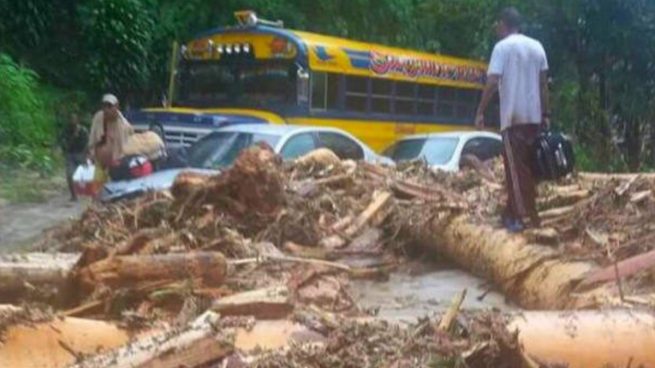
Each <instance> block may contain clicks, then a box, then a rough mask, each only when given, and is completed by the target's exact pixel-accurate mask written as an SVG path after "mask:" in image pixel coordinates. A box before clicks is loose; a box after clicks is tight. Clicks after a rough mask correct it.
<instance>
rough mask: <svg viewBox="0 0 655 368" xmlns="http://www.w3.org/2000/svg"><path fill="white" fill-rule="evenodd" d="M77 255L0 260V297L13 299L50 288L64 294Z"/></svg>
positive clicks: (32, 255)
mask: <svg viewBox="0 0 655 368" xmlns="http://www.w3.org/2000/svg"><path fill="white" fill-rule="evenodd" d="M79 258H80V255H79V254H68V253H54V254H49V253H25V254H7V255H2V256H0V295H3V296H4V297H11V296H15V293H19V292H21V291H24V290H26V289H30V288H37V287H38V288H44V287H47V288H53V289H55V290H56V291H58V292H64V290H66V289H68V288H69V286H70V276H71V271H72V269H73V267H74V266H75V263H76V262H77V260H78V259H79Z"/></svg>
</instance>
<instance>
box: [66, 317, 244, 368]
mask: <svg viewBox="0 0 655 368" xmlns="http://www.w3.org/2000/svg"><path fill="white" fill-rule="evenodd" d="M219 320H220V317H219V315H218V314H216V313H214V312H206V313H204V314H203V315H201V316H200V317H198V318H197V319H196V320H195V321H193V322H192V323H190V324H189V325H188V326H186V327H185V328H183V329H175V328H169V329H166V330H164V331H162V332H159V333H156V334H154V335H152V336H146V337H143V338H141V339H139V340H136V341H134V342H132V343H130V344H129V345H126V346H124V347H122V348H120V349H118V350H115V351H111V352H108V353H105V354H102V355H98V356H95V357H92V358H90V359H87V360H84V361H83V362H81V363H79V364H77V365H75V366H73V367H72V368H123V367H134V368H136V367H139V368H155V367H156V368H177V367H196V366H199V365H206V364H209V363H212V362H215V361H217V360H219V359H221V358H224V357H225V356H227V355H228V354H230V353H231V352H232V351H233V350H234V348H233V346H232V344H230V343H228V342H227V339H226V337H225V336H223V335H222V334H221V331H219V329H218V328H217V325H218V323H219Z"/></svg>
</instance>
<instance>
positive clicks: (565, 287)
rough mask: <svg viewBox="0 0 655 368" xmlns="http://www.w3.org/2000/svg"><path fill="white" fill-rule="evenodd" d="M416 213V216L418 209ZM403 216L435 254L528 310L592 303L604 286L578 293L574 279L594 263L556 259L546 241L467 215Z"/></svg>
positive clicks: (414, 235)
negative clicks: (429, 218) (421, 218)
mask: <svg viewBox="0 0 655 368" xmlns="http://www.w3.org/2000/svg"><path fill="white" fill-rule="evenodd" d="M417 212H418V213H417V214H416V216H420V211H417ZM409 217H410V218H407V219H404V221H406V224H407V229H406V234H407V235H408V236H410V237H412V238H413V239H414V240H415V241H417V242H418V243H419V244H422V245H423V246H424V247H426V248H427V249H429V250H431V251H433V252H434V253H435V254H438V255H443V256H446V257H447V258H449V259H450V260H452V261H454V262H455V263H456V264H458V265H459V266H460V267H462V268H464V269H465V270H467V271H469V272H471V273H473V274H476V275H478V276H480V277H483V278H486V279H487V280H489V281H490V282H493V283H494V284H495V285H497V286H498V287H499V288H500V289H501V290H502V291H503V292H504V293H505V295H507V296H508V297H510V298H511V299H513V300H514V301H516V302H517V303H518V304H520V305H521V306H522V307H524V308H528V309H559V308H568V307H574V306H590V305H593V304H594V303H596V302H597V300H596V298H603V297H605V296H606V295H605V294H604V290H593V291H592V292H589V294H583V295H576V296H575V297H574V294H573V291H574V288H575V287H576V285H577V283H578V282H579V281H580V280H582V279H584V278H585V276H586V275H587V274H588V273H589V272H590V271H592V270H596V269H597V266H596V265H595V264H593V263H589V262H581V261H560V260H558V254H557V253H556V252H555V251H554V250H552V249H550V248H549V247H546V246H540V245H536V244H528V242H527V241H526V238H525V237H523V236H521V235H513V234H509V233H508V232H506V231H505V230H502V229H496V228H493V227H491V226H489V225H478V224H475V223H473V221H471V220H470V218H469V217H468V216H466V215H460V216H456V217H455V218H453V219H452V220H449V221H443V219H440V218H436V219H434V220H432V221H431V222H428V223H427V225H426V226H421V227H416V226H412V225H411V224H416V223H420V221H419V220H418V219H412V218H411V217H412V216H409Z"/></svg>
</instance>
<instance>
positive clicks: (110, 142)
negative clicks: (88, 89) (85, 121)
mask: <svg viewBox="0 0 655 368" xmlns="http://www.w3.org/2000/svg"><path fill="white" fill-rule="evenodd" d="M133 133H134V128H132V125H130V123H129V122H128V121H127V119H125V117H124V116H123V114H122V113H121V112H120V110H119V103H118V98H116V96H114V95H112V94H106V95H104V96H103V97H102V110H100V111H98V112H96V114H95V115H94V116H93V120H92V122H91V133H90V134H89V145H88V148H89V154H90V155H91V157H92V158H93V159H94V160H95V162H96V164H100V166H101V167H102V168H105V169H106V168H108V167H110V166H111V165H112V164H113V163H114V162H115V161H116V160H119V159H120V158H121V156H122V155H123V146H124V145H125V142H126V141H127V139H128V137H129V136H130V135H131V134H133Z"/></svg>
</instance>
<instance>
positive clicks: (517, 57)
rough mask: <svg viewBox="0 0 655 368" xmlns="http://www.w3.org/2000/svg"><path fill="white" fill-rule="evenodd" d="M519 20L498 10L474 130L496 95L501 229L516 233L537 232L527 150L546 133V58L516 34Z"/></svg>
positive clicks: (481, 124) (511, 12) (536, 45)
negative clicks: (503, 194)
mask: <svg viewBox="0 0 655 368" xmlns="http://www.w3.org/2000/svg"><path fill="white" fill-rule="evenodd" d="M520 27H521V15H520V14H519V12H518V11H517V10H516V9H515V8H506V9H504V10H503V11H502V12H501V13H500V16H499V19H498V21H497V23H496V32H497V34H498V37H499V38H500V41H499V42H498V43H497V44H496V46H495V47H494V49H493V52H492V54H491V60H490V62H489V70H488V76H487V85H486V87H485V90H484V92H483V94H482V99H481V101H480V105H479V106H478V110H477V114H476V118H475V125H476V127H478V128H483V127H484V112H485V110H486V108H487V105H488V104H489V102H490V100H491V98H492V97H493V95H494V93H496V91H498V92H499V94H500V128H501V132H502V137H503V145H504V150H503V162H504V164H505V181H506V188H507V208H506V209H505V212H504V213H503V216H502V219H503V225H504V226H505V227H506V228H507V229H508V230H509V231H511V232H520V231H522V230H523V229H524V228H525V226H526V222H524V220H526V219H527V220H528V221H529V222H528V224H529V225H530V226H534V227H539V225H540V221H539V215H538V213H537V209H536V204H535V202H536V196H537V193H536V183H535V178H534V176H533V174H532V165H533V163H532V161H533V144H534V142H535V139H536V138H537V134H538V133H539V130H540V128H541V127H543V128H548V126H549V124H550V115H549V113H548V111H549V106H548V89H547V74H548V62H547V59H546V52H545V51H544V48H543V46H542V45H541V43H539V41H537V40H534V39H532V38H530V37H527V36H525V35H523V34H521V33H520Z"/></svg>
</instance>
